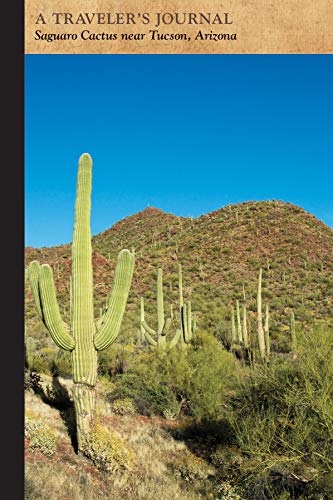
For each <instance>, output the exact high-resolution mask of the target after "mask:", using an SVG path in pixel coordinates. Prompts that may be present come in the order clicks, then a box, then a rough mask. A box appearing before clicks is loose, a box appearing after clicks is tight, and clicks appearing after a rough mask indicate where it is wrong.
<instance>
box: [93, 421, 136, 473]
mask: <svg viewBox="0 0 333 500" xmlns="http://www.w3.org/2000/svg"><path fill="white" fill-rule="evenodd" d="M84 453H85V455H86V456H87V457H88V458H90V460H91V461H92V462H93V463H94V465H96V467H98V468H99V469H100V470H101V471H103V472H108V473H110V472H114V471H116V470H118V469H130V468H131V466H132V465H133V463H134V458H135V456H134V452H133V450H132V449H131V448H129V447H128V446H127V445H126V444H125V443H124V441H123V440H122V439H121V438H120V437H119V436H117V435H115V434H113V433H111V432H110V431H109V430H108V429H106V428H105V427H102V426H101V425H100V424H96V428H95V430H94V432H93V433H92V435H91V437H90V445H89V448H87V449H86V450H85V452H84Z"/></svg>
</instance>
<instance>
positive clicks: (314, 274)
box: [26, 201, 333, 340]
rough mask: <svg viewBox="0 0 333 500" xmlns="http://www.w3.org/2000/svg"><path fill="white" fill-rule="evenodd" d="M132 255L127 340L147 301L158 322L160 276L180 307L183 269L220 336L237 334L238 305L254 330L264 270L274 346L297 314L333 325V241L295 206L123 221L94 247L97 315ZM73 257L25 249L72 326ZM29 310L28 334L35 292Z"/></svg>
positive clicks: (261, 205) (168, 297) (260, 205)
mask: <svg viewBox="0 0 333 500" xmlns="http://www.w3.org/2000/svg"><path fill="white" fill-rule="evenodd" d="M126 247H127V248H129V249H131V248H133V247H134V248H135V252H136V265H135V272H134V279H133V286H132V289H131V292H130V297H129V302H128V306H127V315H126V318H125V322H124V326H123V328H122V330H123V334H124V335H126V336H127V337H128V338H135V335H136V330H137V328H138V319H139V297H140V295H142V294H143V295H144V296H145V298H146V307H147V311H148V318H149V316H150V315H151V314H153V313H154V310H155V308H156V305H155V304H156V303H155V290H156V274H157V269H158V267H163V272H164V288H165V302H166V307H167V304H168V303H170V302H171V301H172V302H174V304H175V307H177V263H178V262H181V263H182V265H183V274H184V278H183V279H184V293H185V295H186V297H190V296H191V297H192V302H193V310H195V311H197V317H198V322H199V325H200V326H201V327H202V328H205V329H208V330H211V331H212V333H214V334H218V333H219V332H221V331H222V330H224V331H225V330H227V329H228V328H229V317H230V307H231V306H232V304H233V303H234V300H235V299H236V298H239V299H240V300H241V301H243V302H245V303H246V304H247V306H248V308H249V310H250V315H249V318H250V328H251V324H252V329H253V330H254V328H255V326H254V325H255V308H256V304H255V297H256V283H257V276H258V271H259V268H260V267H262V268H263V272H264V276H263V302H264V304H265V303H268V304H269V305H270V310H271V319H272V321H271V332H272V336H273V340H274V337H275V338H276V339H278V338H279V335H280V334H281V333H282V332H284V331H285V330H287V329H288V324H289V315H290V310H291V308H293V309H294V310H295V315H296V319H297V322H298V325H299V326H301V325H306V324H308V323H309V322H310V321H312V320H313V319H315V320H320V321H327V322H329V321H331V319H332V317H333V305H332V294H333V231H332V230H331V229H330V228H329V227H327V226H326V225H325V224H323V223H322V222H320V221H319V220H317V219H316V218H315V217H314V216H313V215H311V214H309V213H307V212H305V211H304V210H303V209H301V208H299V207H296V206H294V205H292V204H289V203H283V202H280V201H271V202H248V203H242V204H238V205H229V206H228V207H224V208H222V209H220V210H217V211H215V212H212V213H209V214H207V215H203V216H201V217H199V218H197V219H191V218H184V217H176V216H174V215H171V214H166V213H164V212H163V211H161V210H158V209H156V208H147V209H146V210H144V211H142V212H139V213H137V214H135V215H133V216H131V217H127V218H125V219H123V220H122V221H120V222H118V223H116V224H115V225H114V226H113V227H111V228H110V229H108V230H107V231H104V232H102V233H100V234H98V235H97V236H95V237H94V238H93V251H94V253H93V266H94V284H95V303H96V314H98V309H99V307H100V306H102V305H103V303H104V301H105V297H106V295H107V294H108V293H109V292H110V290H111V284H112V275H113V270H114V263H115V259H116V255H117V253H118V252H119V251H120V250H121V249H122V248H126ZM70 251H71V250H70V245H63V246H60V247H53V248H42V249H33V248H27V249H26V265H27V264H28V263H29V262H30V261H31V260H33V259H38V260H39V261H40V262H48V263H49V264H50V265H51V266H52V267H53V269H54V274H55V280H56V286H57V290H58V297H59V301H60V303H61V304H64V308H65V309H64V310H63V313H64V316H65V317H66V316H68V305H67V304H68V303H69V301H68V282H69V275H70V272H71V254H70ZM26 310H27V316H28V318H29V321H28V326H29V328H33V327H34V325H35V324H36V321H37V320H36V314H35V309H34V307H33V305H32V299H31V294H30V292H29V291H27V308H26ZM251 311H252V313H251ZM151 319H152V321H153V320H154V318H153V317H152V318H151Z"/></svg>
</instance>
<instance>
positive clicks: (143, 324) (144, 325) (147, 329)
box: [141, 320, 157, 335]
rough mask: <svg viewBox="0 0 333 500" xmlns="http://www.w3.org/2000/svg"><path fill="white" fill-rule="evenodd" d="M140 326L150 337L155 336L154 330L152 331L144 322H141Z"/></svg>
mask: <svg viewBox="0 0 333 500" xmlns="http://www.w3.org/2000/svg"><path fill="white" fill-rule="evenodd" d="M141 325H142V326H143V328H144V329H145V331H146V332H148V333H149V334H150V335H157V332H156V330H153V329H152V328H150V326H148V325H147V323H146V322H145V321H144V320H143V321H141Z"/></svg>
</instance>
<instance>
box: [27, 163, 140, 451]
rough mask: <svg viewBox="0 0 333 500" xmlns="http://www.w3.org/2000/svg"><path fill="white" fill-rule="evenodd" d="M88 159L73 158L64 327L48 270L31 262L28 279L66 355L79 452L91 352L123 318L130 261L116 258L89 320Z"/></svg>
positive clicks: (91, 377)
mask: <svg viewBox="0 0 333 500" xmlns="http://www.w3.org/2000/svg"><path fill="white" fill-rule="evenodd" d="M91 187H92V160H91V157H90V156H89V155H88V154H83V155H82V156H81V157H80V160H79V169H78V177H77V194H76V202H75V221H74V233H73V242H72V277H71V286H70V316H71V319H70V325H69V326H68V325H67V324H65V322H64V321H63V320H62V318H61V316H60V311H59V307H58V303H57V299H56V289H55V285H54V281H53V275H52V270H51V267H50V266H49V265H47V264H44V265H42V266H40V265H39V263H38V262H37V261H33V262H31V263H30V266H29V279H30V286H31V289H32V293H33V296H34V299H35V303H36V307H37V309H38V312H39V314H40V317H41V319H42V321H43V323H44V324H45V326H46V328H47V329H48V331H49V333H50V335H51V337H52V339H53V340H54V342H55V343H56V344H57V346H59V347H61V348H62V349H64V350H66V351H70V352H71V358H72V370H73V381H74V388H73V400H74V406H75V414H76V424H77V438H78V446H79V451H81V452H84V451H85V449H86V448H87V447H89V437H90V433H91V431H92V430H93V424H94V408H95V386H96V381H97V352H98V351H101V350H103V349H106V348H107V347H108V346H109V345H110V344H112V342H114V341H115V339H116V337H117V335H118V333H119V330H120V326H121V322H122V318H123V315H124V311H125V307H126V302H127V297H128V292H129V289H130V285H131V280H132V275H133V267H134V257H133V255H132V254H131V253H130V252H129V251H128V250H122V251H121V252H120V253H119V255H118V260H117V265H116V269H115V274H114V280H113V288H112V293H111V295H110V298H109V304H108V308H107V310H106V311H105V313H104V314H103V315H102V317H101V318H100V319H99V320H97V321H95V319H94V307H93V269H92V248H91V231H90V210H91Z"/></svg>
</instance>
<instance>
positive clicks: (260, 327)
mask: <svg viewBox="0 0 333 500" xmlns="http://www.w3.org/2000/svg"><path fill="white" fill-rule="evenodd" d="M261 284H262V269H260V271H259V279H258V292H257V323H258V344H259V354H260V358H261V359H262V361H265V359H266V346H265V332H264V327H263V325H262V305H261V286H262V285H261Z"/></svg>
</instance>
